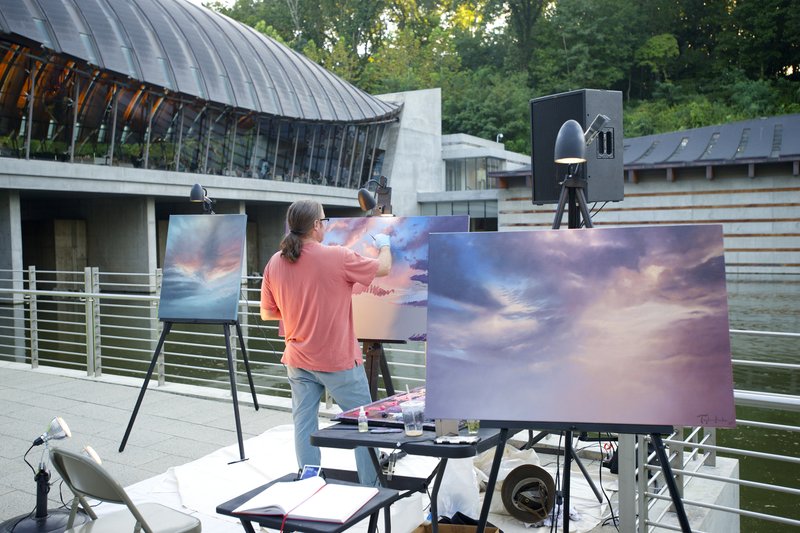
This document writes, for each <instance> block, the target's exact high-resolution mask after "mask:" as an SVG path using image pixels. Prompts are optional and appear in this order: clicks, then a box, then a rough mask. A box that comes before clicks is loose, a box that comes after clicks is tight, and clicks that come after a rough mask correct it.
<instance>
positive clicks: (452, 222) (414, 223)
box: [324, 216, 469, 341]
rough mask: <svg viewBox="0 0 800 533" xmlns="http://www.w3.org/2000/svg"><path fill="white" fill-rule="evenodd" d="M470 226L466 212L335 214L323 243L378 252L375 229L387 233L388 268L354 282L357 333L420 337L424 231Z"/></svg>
mask: <svg viewBox="0 0 800 533" xmlns="http://www.w3.org/2000/svg"><path fill="white" fill-rule="evenodd" d="M468 230H469V217H468V216H442V217H359V218H334V219H331V221H330V222H329V223H328V227H327V229H326V231H325V240H324V244H338V245H341V246H346V247H348V248H350V249H352V250H354V251H356V252H358V253H359V254H361V255H364V256H367V257H377V255H378V250H377V249H376V248H375V245H374V241H373V237H372V236H373V235H377V234H379V233H386V234H388V235H389V236H390V237H391V242H392V244H391V249H392V269H391V272H390V273H389V275H388V276H385V277H380V278H375V281H373V283H372V284H371V285H370V286H369V287H364V286H363V285H356V286H355V287H354V288H353V320H354V322H355V329H356V337H358V338H359V339H370V340H383V341H410V340H411V341H424V340H425V338H426V335H427V325H426V323H427V315H426V306H427V304H428V236H429V235H430V234H431V233H434V232H462V231H468Z"/></svg>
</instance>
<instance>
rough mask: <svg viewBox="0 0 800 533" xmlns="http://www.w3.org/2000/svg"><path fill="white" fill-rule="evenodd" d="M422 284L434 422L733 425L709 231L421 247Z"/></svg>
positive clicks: (715, 238) (668, 229) (640, 230)
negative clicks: (425, 256)
mask: <svg viewBox="0 0 800 533" xmlns="http://www.w3.org/2000/svg"><path fill="white" fill-rule="evenodd" d="M429 276H430V287H429V295H428V353H427V404H426V415H427V416H429V417H431V418H447V419H467V418H478V419H482V420H491V421H528V422H545V423H569V424H570V425H571V424H572V423H575V424H587V425H593V424H599V425H603V426H608V425H631V424H632V425H648V426H649V425H656V426H696V425H702V426H716V427H732V426H733V425H734V424H735V413H734V402H733V379H732V370H731V352H730V338H729V326H728V304H727V292H726V288H725V263H724V257H723V244H722V228H721V226H719V225H686V226H664V227H631V228H607V229H606V228H602V229H601V228H595V229H584V230H560V231H535V232H506V233H470V234H460V235H432V236H431V241H430V261H429ZM512 427H513V426H512ZM531 427H536V426H531Z"/></svg>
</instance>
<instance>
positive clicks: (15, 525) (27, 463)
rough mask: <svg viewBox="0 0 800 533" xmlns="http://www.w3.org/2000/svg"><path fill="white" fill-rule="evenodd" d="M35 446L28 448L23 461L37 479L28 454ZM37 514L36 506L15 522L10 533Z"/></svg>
mask: <svg viewBox="0 0 800 533" xmlns="http://www.w3.org/2000/svg"><path fill="white" fill-rule="evenodd" d="M34 446H35V444H31V447H30V448H28V450H27V451H26V452H25V454H24V455H23V456H22V460H23V461H25V464H26V465H28V467H30V469H31V472H33V476H34V479H36V475H37V472H36V469H35V468H33V465H32V464H30V463H29V462H28V454H29V453H30V452H31V450H32V449H33V447H34ZM35 512H36V507H35V506H34V508H33V509H32V510H31V511H30V512H29V513H28V514H25V515H22V516H20V517H19V520H17V521H16V522H14V525H13V526H11V528H10V529H9V530H8V531H9V533H13V531H14V530H15V529H16V528H17V526H18V525H20V523H21V522H22V521H23V520H25V519H26V518H29V517H30V516H33V514H34V513H35Z"/></svg>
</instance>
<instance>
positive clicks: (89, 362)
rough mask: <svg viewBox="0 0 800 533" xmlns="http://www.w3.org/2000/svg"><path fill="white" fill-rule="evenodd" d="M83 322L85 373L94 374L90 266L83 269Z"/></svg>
mask: <svg viewBox="0 0 800 533" xmlns="http://www.w3.org/2000/svg"><path fill="white" fill-rule="evenodd" d="M83 293H84V299H83V301H84V305H83V309H84V323H85V326H86V328H85V332H86V375H87V376H89V377H92V376H94V320H93V318H92V297H91V296H89V295H90V294H91V293H92V267H84V269H83Z"/></svg>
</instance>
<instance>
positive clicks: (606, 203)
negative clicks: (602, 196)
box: [590, 201, 608, 220]
mask: <svg viewBox="0 0 800 533" xmlns="http://www.w3.org/2000/svg"><path fill="white" fill-rule="evenodd" d="M594 205H597V202H595V203H594ZM607 205H608V201H605V202H603V205H601V206H600V209H598V210H597V211H595V212H594V213H592V214H591V215H590V218H591V219H592V220H594V216H595V215H596V214H598V213H599V212H600V211H602V210H603V208H604V207H605V206H607ZM592 209H594V206H592Z"/></svg>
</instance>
